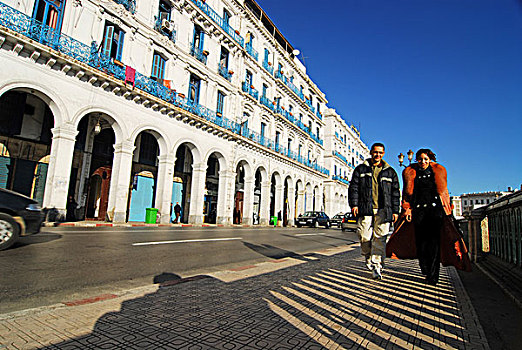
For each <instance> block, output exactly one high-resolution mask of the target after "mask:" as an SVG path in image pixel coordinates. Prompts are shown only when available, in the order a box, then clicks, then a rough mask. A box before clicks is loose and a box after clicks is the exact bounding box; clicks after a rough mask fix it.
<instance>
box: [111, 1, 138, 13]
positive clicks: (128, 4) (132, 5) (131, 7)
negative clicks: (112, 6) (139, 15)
mask: <svg viewBox="0 0 522 350" xmlns="http://www.w3.org/2000/svg"><path fill="white" fill-rule="evenodd" d="M114 2H115V3H117V4H120V5H123V7H125V8H126V9H127V11H129V12H130V13H132V14H135V13H136V0H114Z"/></svg>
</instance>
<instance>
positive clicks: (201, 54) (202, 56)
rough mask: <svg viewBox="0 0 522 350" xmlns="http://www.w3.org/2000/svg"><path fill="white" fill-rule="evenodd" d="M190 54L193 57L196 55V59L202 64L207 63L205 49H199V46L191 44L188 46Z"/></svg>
mask: <svg viewBox="0 0 522 350" xmlns="http://www.w3.org/2000/svg"><path fill="white" fill-rule="evenodd" d="M190 54H191V55H192V56H194V57H196V59H197V60H198V61H200V62H201V63H203V64H207V56H208V51H205V50H201V49H200V48H198V47H195V46H192V47H191V48H190Z"/></svg>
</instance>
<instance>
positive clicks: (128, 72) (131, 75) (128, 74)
mask: <svg viewBox="0 0 522 350" xmlns="http://www.w3.org/2000/svg"><path fill="white" fill-rule="evenodd" d="M135 78H136V69H134V68H132V67H131V66H127V67H125V83H132V87H134V83H135Z"/></svg>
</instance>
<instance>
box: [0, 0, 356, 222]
mask: <svg viewBox="0 0 522 350" xmlns="http://www.w3.org/2000/svg"><path fill="white" fill-rule="evenodd" d="M295 54H296V51H295V50H294V48H293V47H292V46H291V45H290V43H288V41H287V40H286V39H285V38H284V36H283V35H282V34H281V33H280V32H279V30H278V29H277V28H276V27H275V26H274V24H273V23H272V21H271V20H270V19H269V17H268V16H267V15H266V13H265V12H264V11H263V10H262V9H261V8H260V7H259V6H258V5H257V3H256V2H255V1H252V0H237V1H236V0H230V1H229V0H207V1H201V0H169V1H167V0H137V1H134V0H115V1H110V0H107V1H96V0H89V1H78V0H71V1H67V0H56V1H54V2H50V1H46V0H22V1H14V0H0V59H1V62H2V69H1V70H0V118H1V119H2V122H1V123H0V151H1V155H0V187H3V188H8V189H12V190H15V191H18V192H21V193H24V194H26V195H28V196H31V197H33V198H36V199H37V200H38V201H40V202H41V203H42V205H43V206H44V207H47V208H54V209H56V211H57V212H58V213H59V215H64V214H65V212H66V209H69V210H73V211H74V213H75V216H76V218H77V219H79V220H84V219H87V220H110V221H113V222H126V221H144V218H145V210H146V208H149V207H155V208H158V210H159V213H160V218H161V219H160V222H162V223H167V222H170V221H171V220H172V217H173V215H174V214H173V213H172V212H173V210H172V207H173V206H174V205H175V204H176V203H179V204H180V206H181V207H182V214H181V220H182V222H186V223H194V224H200V223H204V222H206V223H218V224H232V223H235V224H267V223H268V222H269V219H270V217H271V216H279V217H280V218H281V219H282V220H283V223H284V224H285V225H287V224H288V225H291V224H293V220H294V218H295V216H296V215H297V214H298V213H301V212H303V211H305V210H321V209H324V208H325V203H326V202H328V203H329V205H330V202H329V201H325V194H326V191H325V186H326V185H325V184H326V183H330V182H332V180H333V181H336V182H339V180H337V179H332V177H331V176H330V170H328V167H327V165H330V164H326V163H325V161H326V158H325V155H327V156H328V158H331V154H329V153H328V152H326V153H325V145H324V140H325V120H324V117H323V112H324V111H325V110H326V104H327V100H326V97H325V94H324V93H323V92H322V91H321V90H320V89H319V88H318V87H317V86H316V84H315V83H314V82H313V81H312V80H311V79H310V78H309V76H308V75H307V74H306V68H305V66H304V65H303V64H302V63H301V62H300V61H299V60H298V59H297V58H296V57H295ZM345 129H346V130H345V133H346V132H348V131H350V130H351V129H350V128H345ZM343 135H344V134H343ZM347 135H348V134H347ZM343 137H344V138H345V143H347V142H352V141H348V140H351V139H350V136H348V138H346V136H343ZM355 144H361V142H360V139H359V143H358V142H357V141H356V140H354V141H353V144H352V147H355V146H354V145H355ZM357 147H359V146H357ZM361 147H362V146H361ZM361 147H359V148H357V149H358V151H357V152H356V153H355V155H356V156H355V158H353V154H352V161H351V166H349V165H348V163H349V162H348V161H347V162H346V163H347V164H346V166H344V168H343V171H346V174H345V173H344V172H340V173H339V174H343V176H344V178H345V179H346V178H347V176H348V174H349V169H350V168H351V167H352V166H353V165H354V164H356V163H357V162H358V161H359V158H358V155H359V154H361V155H362V154H363V149H362V148H361ZM332 150H333V149H332ZM348 151H350V149H349V148H348ZM352 153H353V152H352ZM346 157H347V158H346V159H347V160H348V159H349V157H350V152H347V153H346ZM361 157H362V156H361ZM335 169H337V168H335ZM334 175H335V174H334ZM340 182H341V183H342V181H340ZM339 193H340V191H339ZM334 196H335V194H334ZM68 203H69V205H68Z"/></svg>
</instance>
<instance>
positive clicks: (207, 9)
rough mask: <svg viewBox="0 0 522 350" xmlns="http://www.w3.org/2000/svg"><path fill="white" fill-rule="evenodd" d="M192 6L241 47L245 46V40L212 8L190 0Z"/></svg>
mask: <svg viewBox="0 0 522 350" xmlns="http://www.w3.org/2000/svg"><path fill="white" fill-rule="evenodd" d="M192 2H193V3H194V4H196V5H197V7H199V8H200V9H201V10H202V11H203V12H204V13H205V14H206V15H207V16H209V17H210V18H211V19H212V20H213V21H214V22H216V23H217V24H218V25H219V26H220V27H221V28H222V29H223V30H224V31H225V32H226V33H227V34H228V35H230V36H231V37H232V39H234V40H235V41H236V42H237V43H238V44H239V45H241V47H244V46H245V40H244V39H243V37H241V35H239V32H238V31H237V30H234V28H232V27H231V26H230V25H229V24H228V23H227V22H225V20H224V19H223V18H222V17H221V16H220V15H218V14H217V12H216V11H214V9H212V7H210V6H209V5H207V4H206V3H205V2H204V1H201V0H192Z"/></svg>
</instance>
